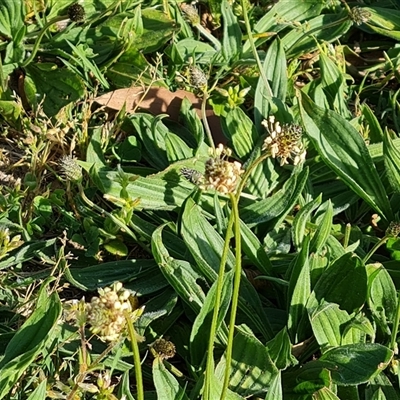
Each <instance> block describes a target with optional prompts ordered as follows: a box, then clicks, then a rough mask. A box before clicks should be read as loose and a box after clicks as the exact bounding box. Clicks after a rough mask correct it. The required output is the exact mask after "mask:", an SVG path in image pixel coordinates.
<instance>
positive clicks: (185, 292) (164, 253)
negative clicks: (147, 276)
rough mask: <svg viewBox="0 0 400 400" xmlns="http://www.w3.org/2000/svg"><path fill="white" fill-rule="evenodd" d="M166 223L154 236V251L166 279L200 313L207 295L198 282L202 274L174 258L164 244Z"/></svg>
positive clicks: (186, 263)
mask: <svg viewBox="0 0 400 400" xmlns="http://www.w3.org/2000/svg"><path fill="white" fill-rule="evenodd" d="M165 225H166V224H164V225H161V226H160V227H158V228H157V229H156V230H155V231H154V233H153V236H152V246H151V248H152V251H153V255H154V259H155V260H156V262H157V263H158V265H159V267H160V270H161V272H162V273H163V275H164V277H165V279H166V280H167V281H168V282H169V284H170V285H171V286H172V287H173V288H174V290H175V291H176V292H177V293H178V295H179V296H180V297H181V298H182V300H183V301H184V302H185V303H187V304H188V305H189V307H190V308H191V309H192V310H193V311H195V312H196V314H198V313H199V312H200V310H201V308H202V307H203V304H204V300H205V295H204V292H203V289H202V288H201V287H200V286H199V285H198V284H197V282H196V281H197V279H199V278H200V277H201V276H200V275H199V274H198V273H197V272H195V270H194V269H193V268H192V266H191V265H190V264H189V263H188V262H187V261H183V260H175V259H174V258H172V257H171V256H170V255H169V253H168V250H167V248H166V247H165V246H164V243H163V239H162V231H163V229H164V227H165Z"/></svg>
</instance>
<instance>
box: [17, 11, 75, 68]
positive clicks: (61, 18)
mask: <svg viewBox="0 0 400 400" xmlns="http://www.w3.org/2000/svg"><path fill="white" fill-rule="evenodd" d="M65 19H68V16H67V15H61V16H59V17H56V18H54V19H52V20H51V21H49V22H48V23H47V24H46V25H45V26H44V27H43V28H42V30H41V31H40V33H39V36H38V37H37V39H36V41H35V44H34V45H33V49H32V53H31V55H30V56H29V57H28V58H27V59H26V60H25V61H24V62H23V63H22V64H21V67H26V66H28V65H29V64H30V63H31V62H32V61H33V60H34V58H35V57H36V53H37V52H38V50H39V46H40V43H41V42H42V39H43V37H44V35H45V34H46V32H47V30H48V29H49V28H50V26H51V25H53V24H55V23H56V22H59V21H63V20H65Z"/></svg>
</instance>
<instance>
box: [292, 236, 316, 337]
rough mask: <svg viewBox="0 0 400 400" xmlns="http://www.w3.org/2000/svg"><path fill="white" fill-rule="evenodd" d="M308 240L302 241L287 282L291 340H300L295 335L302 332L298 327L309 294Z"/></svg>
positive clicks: (304, 313)
mask: <svg viewBox="0 0 400 400" xmlns="http://www.w3.org/2000/svg"><path fill="white" fill-rule="evenodd" d="M308 248H309V240H308V239H306V240H304V241H303V246H302V249H301V252H300V253H299V254H298V256H297V257H296V261H295V262H294V265H293V270H292V274H291V276H290V281H289V289H288V296H289V297H288V303H289V304H290V306H289V319H288V330H289V333H290V336H291V338H292V340H296V341H295V343H296V342H297V339H299V340H301V339H302V338H297V333H298V332H299V331H303V327H300V326H299V325H300V322H301V320H302V318H303V317H304V316H305V315H306V304H307V300H308V298H309V296H310V293H311V286H310V285H311V283H310V265H309V262H308Z"/></svg>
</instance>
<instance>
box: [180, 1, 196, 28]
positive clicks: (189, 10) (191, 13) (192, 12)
mask: <svg viewBox="0 0 400 400" xmlns="http://www.w3.org/2000/svg"><path fill="white" fill-rule="evenodd" d="M181 10H182V11H183V13H184V14H185V15H186V17H187V19H188V20H189V22H190V23H191V24H192V25H199V24H200V16H199V13H198V12H197V10H196V8H195V7H193V6H192V5H191V4H187V3H182V4H181Z"/></svg>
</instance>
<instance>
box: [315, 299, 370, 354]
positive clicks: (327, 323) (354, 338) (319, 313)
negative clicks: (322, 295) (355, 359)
mask: <svg viewBox="0 0 400 400" xmlns="http://www.w3.org/2000/svg"><path fill="white" fill-rule="evenodd" d="M308 311H309V318H310V322H311V327H312V330H313V332H314V336H315V339H316V340H317V342H318V344H319V346H320V348H321V349H322V351H324V350H326V349H327V348H330V347H338V346H341V345H344V344H352V343H359V342H360V340H361V338H362V334H361V331H360V330H358V329H355V328H351V329H348V330H347V332H346V333H344V327H345V326H346V324H349V323H350V321H351V317H350V316H349V314H348V313H347V312H346V311H344V310H340V309H339V306H338V305H337V304H334V303H323V304H321V305H320V306H319V307H317V308H315V309H309V310H308Z"/></svg>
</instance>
